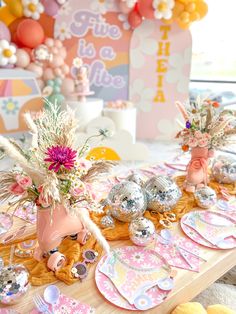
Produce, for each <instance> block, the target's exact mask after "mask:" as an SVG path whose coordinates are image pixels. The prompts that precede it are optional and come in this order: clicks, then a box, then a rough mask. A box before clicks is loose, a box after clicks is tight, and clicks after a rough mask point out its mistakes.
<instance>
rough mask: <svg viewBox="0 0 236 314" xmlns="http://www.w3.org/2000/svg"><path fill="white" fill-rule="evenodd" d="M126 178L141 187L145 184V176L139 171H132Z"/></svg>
mask: <svg viewBox="0 0 236 314" xmlns="http://www.w3.org/2000/svg"><path fill="white" fill-rule="evenodd" d="M126 180H127V181H131V182H134V183H137V184H138V185H139V186H141V187H143V186H144V184H145V177H144V176H143V175H141V174H140V173H133V174H131V175H129V176H128V177H127V179H126Z"/></svg>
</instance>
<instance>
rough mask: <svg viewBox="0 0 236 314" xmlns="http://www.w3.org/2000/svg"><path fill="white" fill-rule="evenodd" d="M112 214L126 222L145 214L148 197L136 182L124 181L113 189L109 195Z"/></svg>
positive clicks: (108, 200) (108, 201) (108, 202)
mask: <svg viewBox="0 0 236 314" xmlns="http://www.w3.org/2000/svg"><path fill="white" fill-rule="evenodd" d="M107 204H108V206H109V207H110V212H111V215H112V216H113V217H114V218H116V219H118V220H120V221H124V222H130V221H131V220H132V219H135V218H137V217H140V216H142V215H143V213H144V212H145V210H146V209H147V199H146V195H145V193H144V191H143V190H142V188H141V187H140V186H139V185H137V184H136V183H134V182H129V181H124V182H122V183H119V184H117V185H115V186H113V188H112V189H111V191H110V193H109V194H108V197H107Z"/></svg>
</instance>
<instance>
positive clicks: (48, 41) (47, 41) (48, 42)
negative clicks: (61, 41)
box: [44, 38, 54, 47]
mask: <svg viewBox="0 0 236 314" xmlns="http://www.w3.org/2000/svg"><path fill="white" fill-rule="evenodd" d="M44 43H45V45H46V46H48V47H53V46H54V40H53V39H52V38H46V40H45V42H44Z"/></svg>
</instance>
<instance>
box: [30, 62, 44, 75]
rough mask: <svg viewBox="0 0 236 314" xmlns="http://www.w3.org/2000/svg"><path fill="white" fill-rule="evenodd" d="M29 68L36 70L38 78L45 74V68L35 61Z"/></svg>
mask: <svg viewBox="0 0 236 314" xmlns="http://www.w3.org/2000/svg"><path fill="white" fill-rule="evenodd" d="M27 70H29V71H32V72H34V73H35V74H36V75H37V76H36V77H37V78H40V77H41V76H42V75H43V69H42V68H41V66H39V65H37V64H35V63H30V65H28V67H27Z"/></svg>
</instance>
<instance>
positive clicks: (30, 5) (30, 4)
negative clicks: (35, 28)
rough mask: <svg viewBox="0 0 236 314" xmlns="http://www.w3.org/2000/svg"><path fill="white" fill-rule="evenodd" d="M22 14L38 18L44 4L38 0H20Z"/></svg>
mask: <svg viewBox="0 0 236 314" xmlns="http://www.w3.org/2000/svg"><path fill="white" fill-rule="evenodd" d="M22 6H23V14H24V16H25V17H29V18H32V19H34V20H38V19H39V18H40V15H41V14H42V13H43V12H44V6H43V5H42V3H40V2H39V0H22Z"/></svg>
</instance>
